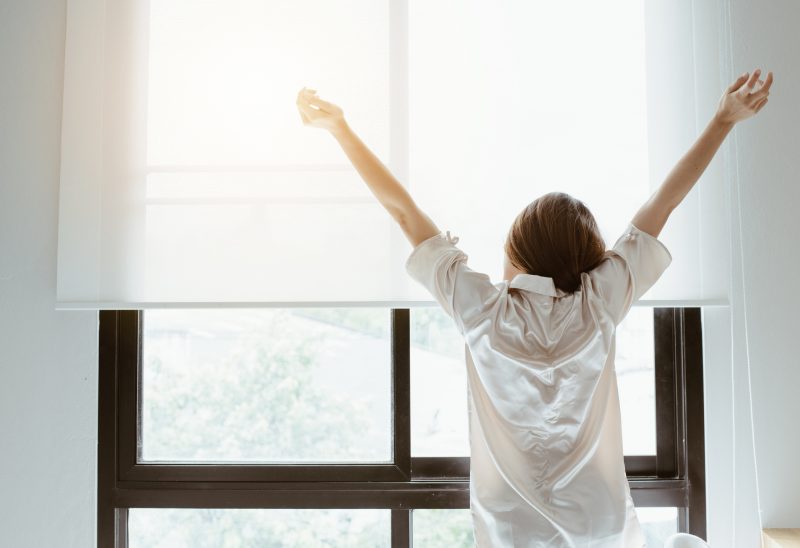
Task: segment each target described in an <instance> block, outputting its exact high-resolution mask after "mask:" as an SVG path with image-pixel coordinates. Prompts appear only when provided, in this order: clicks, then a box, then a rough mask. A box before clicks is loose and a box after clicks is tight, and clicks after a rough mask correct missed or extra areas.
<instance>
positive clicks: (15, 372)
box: [0, 0, 800, 548]
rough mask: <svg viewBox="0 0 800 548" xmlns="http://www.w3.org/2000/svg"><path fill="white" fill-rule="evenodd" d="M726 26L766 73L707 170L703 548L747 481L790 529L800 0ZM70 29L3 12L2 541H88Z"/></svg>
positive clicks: (35, 9)
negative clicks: (58, 299)
mask: <svg viewBox="0 0 800 548" xmlns="http://www.w3.org/2000/svg"><path fill="white" fill-rule="evenodd" d="M730 16H731V19H730V21H731V29H730V30H731V32H732V38H733V46H734V47H733V52H732V54H733V55H732V59H731V61H732V62H731V68H732V70H733V71H736V72H743V71H745V70H750V69H752V68H753V67H755V66H757V65H758V66H762V67H764V68H769V69H772V70H773V71H774V72H775V74H776V83H775V85H774V87H773V93H772V95H771V98H770V103H769V105H768V106H767V107H766V109H765V110H764V111H762V112H761V113H760V115H759V117H758V118H757V119H755V120H750V121H747V122H745V123H744V124H742V125H741V126H740V127H739V128H738V129H737V130H736V132H735V135H732V136H731V139H730V140H729V145H730V147H731V148H732V149H733V150H734V151H736V153H737V154H736V155H735V156H733V155H727V156H725V157H721V158H720V160H715V162H717V164H715V165H714V166H712V168H710V169H722V168H723V166H727V169H725V173H726V180H727V181H729V183H730V190H729V195H728V198H729V201H728V202H727V203H726V204H719V207H720V208H722V209H724V210H725V215H726V216H727V217H728V219H729V225H730V227H731V234H730V236H731V238H730V244H731V257H732V259H731V263H732V267H733V268H732V270H731V279H730V284H731V288H732V289H731V302H732V305H731V307H730V308H728V307H717V308H711V309H708V310H706V311H705V312H704V316H703V321H704V328H705V330H706V331H705V336H706V340H705V369H706V398H707V407H706V429H707V452H708V493H709V520H710V521H709V540H710V541H711V543H712V545H713V546H737V547H738V546H743V547H744V546H755V545H757V539H758V529H759V527H760V526H761V520H760V519H759V515H758V511H757V508H758V506H757V503H758V501H757V500H756V477H755V475H754V474H753V470H756V469H757V471H758V475H757V478H758V487H759V488H760V497H759V498H760V504H761V518H762V519H763V526H765V527H789V526H794V527H799V526H800V474H798V473H797V472H796V470H797V468H796V463H797V462H798V461H799V460H800V428H797V427H796V426H795V427H793V426H792V424H793V422H794V420H795V418H796V417H798V416H800V397H798V387H800V363H798V362H800V359H798V357H797V356H798V354H797V353H796V352H795V351H794V348H793V347H792V343H793V342H794V340H795V339H796V336H795V329H796V328H797V327H798V326H800V321H798V319H797V315H796V312H795V311H796V310H798V308H799V305H800V297H798V294H797V293H795V292H793V291H794V282H795V280H796V279H797V278H798V274H797V272H800V251H799V250H800V244H798V242H797V241H796V240H795V239H794V237H795V236H794V234H798V233H800V214H798V212H797V211H796V207H797V204H800V182H798V177H797V175H796V174H797V173H800V155H798V154H797V150H796V146H797V145H796V143H798V142H800V135H798V129H797V128H798V124H800V109H798V108H797V106H796V105H795V103H794V99H795V98H796V97H800V73H799V72H798V71H797V70H796V67H795V66H793V65H794V64H795V63H796V61H795V53H796V52H797V51H800V35H798V34H796V33H795V27H796V26H797V25H798V23H800V3H796V2H794V1H793V0H770V1H769V2H750V1H747V0H730ZM64 17H65V0H17V1H11V0H2V2H0V440H2V448H0V485H1V486H2V490H0V546H15V547H28V546H31V547H34V546H35V547H39V546H60V547H64V546H66V547H69V546H76V547H81V548H84V547H89V546H93V545H94V527H95V525H94V523H95V463H96V459H95V454H96V409H97V394H96V385H97V315H96V314H94V313H91V312H73V311H69V312H67V311H64V312H56V311H55V310H54V296H55V257H56V223H57V199H58V172H59V137H60V112H61V79H62V70H63V46H64ZM793 69H794V70H793ZM726 160H729V161H730V163H728V164H726V163H725V161H726ZM739 198H740V199H741V204H742V206H743V208H742V211H741V213H742V217H741V235H742V238H741V242H740V239H739V228H740V225H739V217H738V211H737V204H738V203H739ZM703 207H705V208H707V209H709V211H713V210H714V207H715V205H714V204H709V203H705V204H703ZM740 243H741V246H740ZM745 326H746V328H745ZM732 335H733V337H732ZM745 335H746V336H745ZM732 341H733V344H732ZM748 357H749V365H750V367H751V370H748ZM750 371H751V372H752V395H753V416H754V425H755V430H754V434H755V440H756V444H757V446H758V451H757V453H756V454H755V457H756V460H755V462H754V459H753V450H752V444H751V439H752V435H753V432H752V431H751V429H750V405H749V395H750V390H749V376H750V375H749V372H750Z"/></svg>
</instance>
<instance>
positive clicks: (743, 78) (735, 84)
mask: <svg viewBox="0 0 800 548" xmlns="http://www.w3.org/2000/svg"><path fill="white" fill-rule="evenodd" d="M748 76H750V73H749V72H745V73H744V74H742V75H741V76H739V77H738V78H737V79H736V80H735V81H734V82H733V83H732V84H731V85H730V86H728V93H732V92H734V91H736V90H737V89H739V88H740V87H742V85H743V84H744V83H745V82H746V81H747V77H748Z"/></svg>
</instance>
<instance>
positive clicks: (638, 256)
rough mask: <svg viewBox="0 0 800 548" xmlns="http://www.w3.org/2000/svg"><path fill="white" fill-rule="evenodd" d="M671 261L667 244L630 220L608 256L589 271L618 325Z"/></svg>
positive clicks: (595, 286) (594, 284)
mask: <svg viewBox="0 0 800 548" xmlns="http://www.w3.org/2000/svg"><path fill="white" fill-rule="evenodd" d="M671 262H672V254H670V252H669V250H668V249H667V246H665V245H664V244H663V242H661V240H659V239H658V238H656V237H655V236H653V235H651V234H648V233H647V232H644V231H643V230H640V229H639V228H637V227H636V226H634V224H633V223H629V224H628V227H627V228H626V229H625V232H623V233H622V236H620V237H619V239H618V240H617V242H616V243H615V244H614V247H613V248H612V249H611V250H609V252H608V257H606V259H605V260H604V261H603V262H601V263H600V265H598V266H597V267H595V268H594V269H593V270H592V271H591V272H589V277H590V278H591V280H592V284H593V286H594V289H595V292H596V293H597V294H598V295H599V297H600V299H601V300H602V302H603V304H604V305H605V307H606V310H608V312H609V313H610V314H611V316H612V317H613V318H614V323H615V324H617V325H618V324H619V323H620V322H621V321H622V320H623V319H624V318H625V316H626V315H627V313H628V311H629V310H630V308H631V306H632V305H633V303H634V302H635V301H637V300H639V298H641V296H642V295H644V294H645V293H646V292H647V290H648V289H650V288H651V287H652V286H653V284H655V283H656V281H658V279H659V278H660V277H661V275H662V274H663V273H664V271H665V270H666V269H667V267H668V266H669V265H670V263H671Z"/></svg>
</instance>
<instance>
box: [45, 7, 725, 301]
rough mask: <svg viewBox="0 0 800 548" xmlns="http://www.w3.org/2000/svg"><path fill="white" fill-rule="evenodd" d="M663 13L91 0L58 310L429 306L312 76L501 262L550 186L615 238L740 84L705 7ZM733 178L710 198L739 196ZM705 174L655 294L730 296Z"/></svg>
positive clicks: (447, 217) (475, 253)
mask: <svg viewBox="0 0 800 548" xmlns="http://www.w3.org/2000/svg"><path fill="white" fill-rule="evenodd" d="M647 10H648V11H647V13H645V8H644V7H643V4H642V2H640V1H637V0H626V1H620V2H604V3H599V2H592V1H588V0H584V1H579V2H544V1H536V2H531V1H516V2H501V3H493V2H478V1H473V2H463V1H461V0H439V1H437V2H423V1H422V0H403V1H396V0H383V1H376V0H347V1H337V2H329V1H326V0H314V1H312V0H303V1H292V0H280V1H278V0H270V1H265V0H225V1H222V0H216V1H203V2H198V1H190V0H150V1H149V2H148V1H137V0H114V1H112V0H69V1H68V21H67V53H66V64H65V75H64V111H63V126H62V133H63V134H62V168H61V194H60V211H59V215H60V218H59V256H58V296H57V300H58V303H57V306H58V307H59V308H127V307H135V308H147V307H154V306H204V307H205V306H215V305H220V306H221V305H225V306H230V305H233V306H247V305H281V304H295V305H302V304H315V303H323V304H344V303H349V304H353V305H383V306H386V305H392V306H414V305H416V304H420V303H427V302H430V300H431V299H430V296H428V295H427V294H426V293H425V292H424V290H423V289H422V288H421V287H419V286H417V285H416V284H415V283H414V282H413V281H412V280H410V279H409V278H408V276H407V275H406V274H405V271H404V261H405V259H406V257H407V256H408V254H409V253H410V251H411V245H410V244H409V243H408V242H407V241H406V240H405V238H404V237H403V235H402V233H401V232H400V230H399V229H398V228H397V227H396V226H395V225H394V224H393V223H392V222H391V221H390V218H389V216H388V214H386V213H385V212H384V211H383V209H382V208H381V207H380V205H379V204H378V203H377V202H376V201H375V200H374V198H373V197H372V195H371V194H370V192H369V191H368V189H367V188H366V186H365V185H364V183H363V182H362V181H361V179H360V177H359V175H358V173H357V172H356V171H355V169H354V168H353V167H352V166H350V164H349V163H348V161H347V158H346V156H345V155H344V153H343V152H342V151H341V149H340V148H339V146H338V144H337V143H336V141H335V140H334V139H333V138H332V137H331V136H330V135H328V134H326V133H324V132H322V131H320V130H317V129H312V128H308V127H304V126H303V125H302V123H301V120H300V117H299V115H298V113H297V110H296V107H295V103H294V101H295V95H296V93H297V91H298V90H299V89H300V88H301V87H303V86H307V87H310V88H313V89H316V90H318V92H319V95H320V96H321V97H322V98H324V99H327V100H329V101H332V102H334V103H337V104H339V105H340V106H341V107H342V108H343V109H344V111H345V113H346V115H347V118H348V120H349V123H350V125H351V126H352V127H353V128H354V129H355V130H356V132H357V133H358V134H359V135H360V136H361V138H362V139H363V140H364V142H365V143H367V144H368V146H370V148H371V149H372V150H373V151H374V152H375V153H376V154H377V155H378V156H379V157H380V158H381V159H382V160H383V161H384V163H385V164H386V165H387V166H388V167H389V168H390V169H391V170H392V172H393V173H394V174H395V175H396V176H397V177H398V179H399V180H401V181H402V182H403V183H404V184H406V185H407V186H408V187H409V189H410V191H411V193H412V195H413V196H414V197H415V198H416V199H417V201H418V203H419V204H420V206H421V207H422V208H423V209H424V210H425V211H426V212H428V213H429V214H430V215H431V216H432V217H433V218H434V220H435V221H436V222H437V224H438V225H439V226H440V228H442V229H443V230H450V231H451V233H453V234H455V235H458V236H459V237H460V238H461V240H460V242H459V245H460V247H462V248H463V249H464V250H465V251H466V252H467V253H468V254H469V256H470V263H471V265H472V267H473V268H475V269H478V270H482V271H484V272H486V273H487V274H489V275H490V276H491V278H492V279H493V280H494V281H500V279H501V274H502V258H503V256H502V243H503V240H504V238H505V235H506V232H507V230H508V227H509V224H510V222H511V220H512V219H513V217H514V216H515V215H516V213H517V212H518V211H519V210H520V209H521V208H522V207H523V206H524V205H525V204H527V203H528V202H530V201H531V200H533V199H535V198H536V197H537V196H539V195H541V194H543V193H545V192H549V191H552V190H562V191H565V192H569V193H571V194H573V195H574V196H576V197H578V198H580V199H582V200H584V201H585V202H586V203H587V205H589V207H590V208H591V209H592V210H593V211H594V212H595V215H596V217H597V218H598V221H599V223H600V225H601V229H602V231H603V234H604V236H605V238H606V243H607V245H608V246H611V245H613V243H614V241H615V239H616V237H617V235H618V234H619V233H620V232H621V231H622V230H623V228H624V227H625V225H626V224H627V222H628V221H629V220H630V219H631V217H632V216H633V214H634V213H635V211H636V209H637V208H638V207H639V205H641V203H643V202H644V200H646V198H647V197H648V196H649V194H650V192H651V189H652V188H654V187H655V185H657V184H658V183H660V181H661V179H663V177H664V176H665V175H666V173H667V171H668V170H669V168H670V167H671V165H672V164H673V163H674V162H675V161H676V160H677V159H678V157H679V156H680V154H681V153H682V152H683V151H684V150H685V149H686V148H687V147H688V146H689V145H690V144H691V141H692V139H693V138H694V136H695V135H696V133H697V132H698V131H699V128H698V127H697V120H698V118H697V116H698V113H697V111H696V108H695V107H696V104H699V103H698V101H699V100H702V101H703V105H704V106H707V105H705V102H708V97H706V96H703V94H702V93H700V91H699V89H700V86H710V88H709V89H713V88H714V87H719V80H720V78H719V68H718V67H717V73H716V75H714V78H710V77H709V78H710V79H711V80H713V81H712V82H710V83H709V82H706V81H705V80H704V81H702V82H701V79H700V78H695V74H696V68H697V67H696V63H695V59H696V57H697V55H696V52H695V50H694V46H693V44H694V42H695V40H693V36H694V35H695V34H696V33H697V31H698V29H696V28H695V26H697V25H698V23H697V22H696V14H693V8H692V4H691V2H689V1H685V2H667V1H666V0H662V1H659V2H652V3H651V2H648V3H647ZM703 30H704V29H702V28H701V29H700V31H703ZM711 46H714V47H716V44H710V45H708V49H707V50H708V51H709V52H712V53H713V55H716V53H715V52H716V50H714V49H713V48H712V47H711ZM712 50H713V51H712ZM713 55H712V56H713ZM711 62H713V60H712V61H711ZM709 78H706V80H709ZM721 90H722V88H721V87H720V88H719V89H716V90H714V92H715V93H719V92H721ZM706 95H707V94H706ZM713 100H715V99H712V101H713ZM710 112H711V110H710V111H709V115H710ZM711 176H712V177H713V176H714V174H713V173H712V174H711ZM712 183H713V184H712ZM712 183H709V184H708V185H706V186H707V188H705V189H703V190H702V192H703V193H705V194H703V196H704V197H705V196H707V199H706V198H704V199H706V204H707V203H708V202H709V200H711V201H713V200H716V199H718V198H719V199H720V202H722V199H721V196H722V195H721V194H719V193H724V185H722V183H721V177H720V176H717V181H716V183H714V182H712ZM702 184H703V182H702V181H701V185H702ZM700 192H701V191H693V193H692V194H691V195H690V197H689V198H688V199H687V201H686V202H685V204H684V205H682V206H681V209H680V210H679V211H677V212H676V214H675V217H674V219H673V220H671V221H670V224H668V227H667V229H666V230H665V232H664V233H663V237H662V239H663V240H664V241H665V242H666V244H667V245H668V247H669V248H670V251H671V252H672V254H673V257H674V262H673V265H672V266H671V268H670V269H669V270H668V272H667V274H666V275H665V276H664V278H663V279H662V280H661V281H659V282H658V284H656V286H654V287H653V288H652V289H651V291H650V292H649V295H646V296H645V298H648V299H657V300H661V301H667V302H672V303H682V302H689V303H698V302H708V301H709V300H714V299H724V298H725V295H726V294H727V292H726V289H725V288H724V287H722V280H725V279H727V278H726V276H724V275H721V274H720V275H719V276H718V279H717V278H715V272H717V270H718V268H717V267H718V265H719V264H720V263H719V261H722V260H723V259H724V258H725V254H724V252H723V251H724V250H723V251H720V252H719V253H716V252H711V254H710V255H709V254H708V253H707V251H708V249H709V248H710V249H717V248H718V247H719V245H718V244H717V242H722V241H726V240H725V234H724V231H723V230H722V229H720V228H719V227H722V226H724V225H723V224H721V223H722V217H721V216H720V218H719V219H717V220H716V221H714V222H713V223H711V225H710V227H709V222H708V220H707V219H706V218H705V217H703V216H702V215H701V213H702V212H703V211H704V207H705V208H706V209H708V208H707V206H703V205H702V203H701V202H702V200H701V196H700ZM714 193H717V194H719V196H717V195H715V194H714ZM717 221H718V222H717ZM715 246H716V247H715ZM715 253H716V254H715ZM717 255H719V257H718V256H717ZM709 257H710V258H709ZM709 261H711V263H710V262H709ZM712 263H714V264H712Z"/></svg>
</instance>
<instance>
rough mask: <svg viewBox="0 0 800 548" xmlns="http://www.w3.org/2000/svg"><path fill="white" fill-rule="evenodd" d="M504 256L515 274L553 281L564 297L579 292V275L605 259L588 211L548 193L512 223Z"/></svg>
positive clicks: (567, 198)
mask: <svg viewBox="0 0 800 548" xmlns="http://www.w3.org/2000/svg"><path fill="white" fill-rule="evenodd" d="M505 252H506V255H508V258H509V261H510V262H511V264H512V265H514V266H515V267H516V268H518V269H519V270H522V271H524V272H527V273H528V274H537V275H539V276H545V277H548V278H553V282H554V283H555V286H556V287H557V288H559V289H561V290H563V291H566V292H567V293H573V292H575V291H577V290H578V289H580V286H581V273H582V272H587V271H589V270H592V269H593V268H594V267H595V266H597V265H598V264H599V263H600V262H601V261H602V260H603V259H604V258H605V255H606V244H605V242H604V241H603V237H602V236H601V234H600V230H599V229H598V228H597V222H596V221H595V219H594V215H592V212H591V211H589V208H587V207H586V205H584V203H583V202H581V201H580V200H578V199H576V198H573V197H572V196H570V195H569V194H566V193H564V192H550V193H548V194H545V195H543V196H540V197H539V198H537V199H536V200H534V201H533V202H531V203H530V204H528V206H527V207H525V209H523V210H522V212H521V213H520V214H519V215H517V218H516V219H514V223H513V224H512V225H511V229H510V230H509V232H508V237H507V238H506V244H505Z"/></svg>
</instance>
